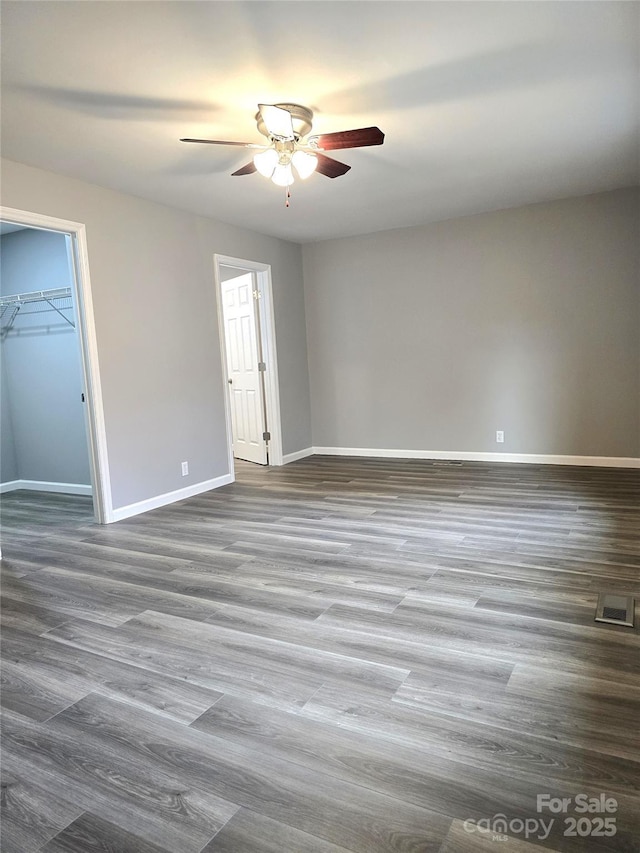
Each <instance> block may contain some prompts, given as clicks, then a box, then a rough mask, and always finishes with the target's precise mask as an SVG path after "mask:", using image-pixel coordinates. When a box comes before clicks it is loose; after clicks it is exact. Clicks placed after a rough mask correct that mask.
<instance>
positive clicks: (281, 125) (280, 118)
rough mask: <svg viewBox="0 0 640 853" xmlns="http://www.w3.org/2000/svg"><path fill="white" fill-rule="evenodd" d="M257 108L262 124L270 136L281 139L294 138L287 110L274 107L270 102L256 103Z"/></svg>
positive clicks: (291, 122)
mask: <svg viewBox="0 0 640 853" xmlns="http://www.w3.org/2000/svg"><path fill="white" fill-rule="evenodd" d="M258 109H259V110H260V115H261V116H262V119H263V121H264V126H265V127H266V128H267V130H268V131H269V134H270V135H271V136H275V137H277V138H278V139H283V140H289V139H295V135H294V133H293V121H292V120H291V113H290V112H289V110H283V109H282V107H274V106H271V105H270V104H258Z"/></svg>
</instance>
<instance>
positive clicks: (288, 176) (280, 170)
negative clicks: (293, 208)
mask: <svg viewBox="0 0 640 853" xmlns="http://www.w3.org/2000/svg"><path fill="white" fill-rule="evenodd" d="M271 180H272V181H273V183H274V184H277V185H278V186H279V187H289V186H291V184H292V183H293V182H294V180H295V178H294V177H293V172H292V171H291V166H290V165H289V163H287V164H285V165H282V164H280V165H278V166H276V167H275V169H274V170H273V175H272V176H271Z"/></svg>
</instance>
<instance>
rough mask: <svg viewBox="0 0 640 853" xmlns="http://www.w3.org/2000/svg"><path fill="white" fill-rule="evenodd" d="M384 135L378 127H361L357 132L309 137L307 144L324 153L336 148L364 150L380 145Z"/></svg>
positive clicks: (341, 132) (341, 131)
mask: <svg viewBox="0 0 640 853" xmlns="http://www.w3.org/2000/svg"><path fill="white" fill-rule="evenodd" d="M383 142H384V133H383V132H382V131H381V130H380V128H379V127H361V128H359V129H358V130H340V131H338V132H337V133H322V134H319V135H317V136H310V137H309V139H308V140H307V144H310V145H312V146H315V145H317V146H318V148H322V149H323V150H324V151H335V150H337V149H338V148H364V147H365V146H367V145H382V143H383Z"/></svg>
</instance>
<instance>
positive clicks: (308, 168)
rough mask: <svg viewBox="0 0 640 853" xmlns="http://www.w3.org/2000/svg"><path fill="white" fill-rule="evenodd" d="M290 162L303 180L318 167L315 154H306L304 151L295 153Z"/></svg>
mask: <svg viewBox="0 0 640 853" xmlns="http://www.w3.org/2000/svg"><path fill="white" fill-rule="evenodd" d="M291 162H292V163H293V165H294V166H295V167H296V172H297V173H298V174H299V175H300V177H301V178H302V179H303V180H304V179H305V178H308V177H309V175H311V174H313V172H315V170H316V166H317V165H318V158H317V157H316V155H315V154H307V152H306V151H296V152H295V153H294V155H293V157H292V158H291Z"/></svg>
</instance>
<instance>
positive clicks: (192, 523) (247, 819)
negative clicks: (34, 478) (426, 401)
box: [2, 457, 640, 853]
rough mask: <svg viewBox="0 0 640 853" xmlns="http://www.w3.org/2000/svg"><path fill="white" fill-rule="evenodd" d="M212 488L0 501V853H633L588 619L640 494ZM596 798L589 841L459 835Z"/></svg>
mask: <svg viewBox="0 0 640 853" xmlns="http://www.w3.org/2000/svg"><path fill="white" fill-rule="evenodd" d="M237 475H238V480H237V482H236V483H234V484H232V485H230V486H226V487H224V488H222V489H219V490H217V491H214V492H208V493H206V494H203V495H201V496H198V497H195V498H191V499H189V500H187V501H183V502H182V503H179V504H174V505H172V506H169V507H165V508H162V509H158V510H155V511H153V512H150V513H148V514H146V515H143V516H138V517H136V518H133V519H130V520H127V521H123V522H119V523H117V524H114V525H111V526H108V527H99V526H97V525H95V524H94V523H93V522H92V518H91V504H90V501H89V499H87V498H82V497H69V496H57V495H51V494H36V493H33V492H14V493H10V494H7V495H4V496H3V499H2V505H3V506H2V511H3V533H2V543H3V552H4V559H3V561H2V563H3V596H2V599H3V671H2V707H3V746H4V756H3V764H2V802H3V812H4V820H3V835H2V851H3V853H35V851H42V853H67V852H68V853H90V851H91V853H96V851H105V853H106V852H107V851H108V853H161V851H170V853H201V851H202V853H344V852H345V851H352V853H381V851H398V853H400V851H401V853H418V851H420V853H475V851H488V850H491V851H504V853H536V851H539V850H541V849H544V850H553V851H580V853H591V852H592V851H594V852H597V853H599V851H625V853H626V851H638V850H640V800H639V789H640V679H639V678H638V671H639V669H640V655H639V653H638V651H639V647H640V633H639V632H638V630H637V629H635V630H634V629H624V628H615V627H610V626H606V625H598V624H595V623H594V622H593V615H594V608H595V603H596V598H597V595H598V592H599V591H601V590H619V591H621V592H622V591H624V592H628V593H631V594H635V595H636V596H637V598H638V599H640V472H638V471H630V470H624V471H623V470H615V469H593V468H591V469H589V468H570V467H560V466H557V467H553V466H551V467H538V466H526V465H522V466H516V465H490V464H480V463H468V464H463V465H451V464H449V465H447V464H442V463H440V464H438V463H433V462H423V461H398V460H358V459H346V458H321V457H312V458H309V459H305V460H301V461H299V462H296V463H293V464H291V465H288V466H286V467H285V468H280V469H263V468H260V467H259V466H252V465H249V464H240V465H238V470H237ZM602 792H604V793H606V794H607V796H609V797H614V798H615V799H616V800H617V802H618V811H617V813H616V815H615V817H616V819H617V833H616V835H615V836H613V837H593V836H591V837H586V838H581V837H566V836H564V835H563V831H564V829H565V828H566V827H565V825H564V816H563V815H560V816H557V815H556V816H555V817H556V820H555V824H554V826H553V828H552V831H551V833H550V835H549V837H548V838H546V839H544V840H542V839H540V838H536V837H530V838H529V839H528V840H525V838H524V835H523V834H518V831H517V829H516V832H515V833H513V832H512V833H511V836H510V839H509V840H508V841H502V842H497V841H493V840H492V837H491V835H489V836H487V835H484V834H480V833H479V832H475V833H469V832H467V831H466V829H465V823H464V822H465V820H468V819H471V820H480V819H482V818H492V817H493V816H494V815H496V814H499V813H502V814H503V815H506V816H507V818H508V819H509V820H518V819H520V820H526V819H535V818H537V817H540V816H542V817H544V818H545V819H548V817H549V816H550V815H548V814H545V815H537V814H536V795H537V794H545V793H547V794H552V795H553V796H557V797H574V796H575V795H577V794H579V793H585V794H588V795H589V796H595V795H598V794H600V793H602ZM569 814H573V812H572V811H570V812H569ZM576 816H578V815H576ZM589 817H593V815H589ZM469 826H470V825H469V824H467V828H468V827H469ZM516 827H517V828H519V825H518V824H516Z"/></svg>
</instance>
